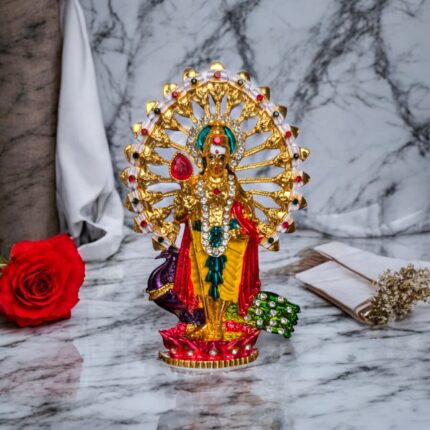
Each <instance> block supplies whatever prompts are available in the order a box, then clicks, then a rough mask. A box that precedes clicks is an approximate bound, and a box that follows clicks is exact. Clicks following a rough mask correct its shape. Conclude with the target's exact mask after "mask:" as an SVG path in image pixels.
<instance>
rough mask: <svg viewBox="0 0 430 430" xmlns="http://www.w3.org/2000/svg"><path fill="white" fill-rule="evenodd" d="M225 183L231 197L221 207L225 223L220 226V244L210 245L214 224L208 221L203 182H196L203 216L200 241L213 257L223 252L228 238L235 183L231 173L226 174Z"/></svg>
mask: <svg viewBox="0 0 430 430" xmlns="http://www.w3.org/2000/svg"><path fill="white" fill-rule="evenodd" d="M227 185H228V195H229V196H231V197H229V198H228V199H227V202H226V205H225V206H224V209H223V219H224V221H225V223H223V228H222V238H221V244H220V245H218V246H211V241H210V231H211V230H212V228H213V227H214V226H213V225H210V221H209V220H210V214H209V206H208V198H207V196H206V194H205V190H204V187H203V182H202V181H199V182H198V183H197V196H198V198H199V201H200V202H201V205H202V217H203V222H202V234H201V243H202V246H203V249H204V251H205V252H206V254H208V255H212V256H214V257H219V256H220V255H222V254H224V252H225V250H226V248H227V245H228V242H229V240H230V231H229V220H230V212H231V207H232V205H233V198H232V197H233V196H235V195H236V184H235V180H234V176H233V175H229V176H228V181H227Z"/></svg>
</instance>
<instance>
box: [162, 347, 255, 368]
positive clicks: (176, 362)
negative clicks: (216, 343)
mask: <svg viewBox="0 0 430 430" xmlns="http://www.w3.org/2000/svg"><path fill="white" fill-rule="evenodd" d="M159 357H160V359H161V360H162V361H164V362H165V363H167V364H170V365H171V366H177V367H186V368H189V369H224V368H226V367H236V366H243V365H245V364H249V363H252V362H253V361H255V360H256V359H257V357H258V350H255V351H253V352H251V353H250V354H249V355H248V356H247V357H241V358H233V359H231V360H211V361H197V360H181V359H178V358H173V357H170V355H169V353H168V352H164V351H163V352H161V351H160V354H159Z"/></svg>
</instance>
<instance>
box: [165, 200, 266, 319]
mask: <svg viewBox="0 0 430 430" xmlns="http://www.w3.org/2000/svg"><path fill="white" fill-rule="evenodd" d="M246 211H247V209H246V208H245V207H244V206H243V205H242V204H241V203H240V202H235V203H234V204H233V207H232V214H233V216H234V217H235V218H236V219H237V221H238V223H239V225H240V227H241V229H242V232H243V233H244V234H245V235H247V236H248V244H247V246H246V250H245V255H244V261H243V268H242V278H241V281H240V285H239V299H238V307H239V313H240V315H245V314H246V310H247V309H248V307H249V306H250V304H251V302H252V300H253V299H254V297H255V295H256V294H257V293H258V291H259V290H260V285H261V282H260V277H259V268H258V244H259V242H260V236H259V233H258V230H257V227H256V225H255V223H254V222H253V221H252V220H250V219H248V218H246V216H245V212H246ZM191 240H192V238H191V232H190V228H189V226H188V223H186V225H185V231H184V235H183V237H182V243H181V248H180V250H179V256H178V262H177V265H176V274H175V284H174V286H173V291H175V293H176V294H177V295H178V297H179V299H180V300H181V301H182V302H183V303H184V304H185V305H186V306H187V308H188V309H190V310H191V309H194V308H195V307H197V306H198V302H199V301H198V298H197V296H196V295H195V293H194V285H193V283H192V281H191V259H190V246H191ZM227 264H228V262H227Z"/></svg>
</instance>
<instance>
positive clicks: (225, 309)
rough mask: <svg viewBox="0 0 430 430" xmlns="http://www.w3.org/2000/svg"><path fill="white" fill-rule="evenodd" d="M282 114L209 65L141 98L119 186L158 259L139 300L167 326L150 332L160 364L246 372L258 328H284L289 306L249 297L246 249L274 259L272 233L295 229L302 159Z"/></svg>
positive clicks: (250, 255) (242, 79) (252, 269)
mask: <svg viewBox="0 0 430 430" xmlns="http://www.w3.org/2000/svg"><path fill="white" fill-rule="evenodd" d="M286 114H287V108H286V107H284V106H277V105H274V104H272V103H271V102H270V90H269V88H267V87H255V86H254V85H253V84H252V82H251V80H250V77H249V75H248V73H246V72H240V73H237V74H233V73H230V72H228V71H226V70H225V69H224V67H223V65H222V64H221V63H219V62H215V63H213V64H212V65H211V67H210V69H209V70H208V71H205V72H203V73H199V72H197V71H196V70H194V69H191V68H188V69H186V70H185V71H184V74H183V84H182V86H178V85H176V84H166V85H165V86H164V101H163V102H161V103H160V102H148V104H147V119H146V120H145V121H143V122H139V123H136V124H135V125H134V126H133V133H134V138H135V142H134V143H132V144H130V145H128V146H127V147H126V148H125V154H126V157H127V159H128V161H129V162H130V164H131V166H130V167H127V168H126V169H124V170H123V172H122V173H121V180H122V181H123V183H124V184H125V185H126V186H127V187H128V188H130V189H131V190H132V192H131V193H129V195H128V196H127V199H126V202H125V205H126V207H127V208H128V209H129V210H131V211H133V212H135V213H137V216H136V217H135V219H134V229H135V230H136V231H137V232H141V233H152V241H153V246H154V248H155V249H157V250H160V251H161V254H160V256H159V257H158V258H164V259H165V261H164V262H163V264H162V265H161V266H159V267H157V268H156V269H155V270H154V271H153V272H152V273H151V275H150V277H149V280H148V288H147V292H148V293H149V298H150V299H151V300H153V301H155V302H156V303H157V304H158V305H159V306H160V307H162V308H164V309H166V310H168V311H169V312H172V313H173V314H175V315H176V316H177V317H178V319H179V323H178V324H177V325H176V326H174V327H172V328H170V329H167V330H162V331H161V332H160V333H161V335H162V337H163V342H164V345H165V347H166V348H167V350H166V351H163V352H160V358H161V359H162V360H163V361H165V362H167V363H169V364H172V365H176V366H182V367H192V368H220V367H229V366H236V365H240V364H247V363H250V362H251V361H253V360H255V359H256V358H257V355H258V350H257V349H256V348H255V343H256V341H257V338H258V335H259V333H260V331H261V330H264V331H268V332H271V333H275V334H280V335H282V336H283V337H289V336H290V334H291V332H292V331H293V330H294V325H295V324H296V323H297V314H298V312H300V308H299V306H297V305H295V304H293V303H291V302H289V301H288V300H287V299H286V298H285V297H283V296H281V295H278V294H276V293H273V292H269V291H261V289H260V286H261V282H260V278H259V267H258V246H259V245H260V246H262V247H264V248H266V249H267V250H269V251H277V250H278V249H279V236H280V234H282V233H292V232H293V231H294V230H295V226H294V221H293V218H292V217H291V214H290V213H291V212H292V211H294V210H298V209H302V208H304V207H306V201H305V199H304V198H303V197H302V196H301V194H299V192H298V188H299V187H300V186H302V185H304V184H306V183H307V182H308V180H309V176H308V175H307V174H306V173H304V172H303V171H301V170H300V164H301V162H302V161H304V160H305V159H306V158H307V157H308V155H309V151H308V150H307V149H305V148H300V147H298V146H297V145H296V144H295V140H296V138H297V136H298V132H299V130H298V129H297V128H296V127H293V126H290V125H289V124H287V123H286V121H285V117H286ZM265 152H266V153H267V154H268V155H266V156H265ZM268 157H270V159H268ZM245 160H247V162H245ZM181 225H184V228H183V234H182V240H181V245H180V247H179V248H177V247H176V238H177V236H178V234H179V232H180V227H181Z"/></svg>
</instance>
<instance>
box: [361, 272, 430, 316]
mask: <svg viewBox="0 0 430 430" xmlns="http://www.w3.org/2000/svg"><path fill="white" fill-rule="evenodd" d="M374 286H375V287H376V289H377V291H376V294H375V295H374V296H373V297H372V298H371V307H370V309H369V311H368V312H367V314H366V318H367V320H368V321H369V322H371V323H372V324H387V322H388V321H390V320H396V319H402V318H404V317H405V316H406V315H407V314H408V313H409V312H410V311H411V310H412V307H413V305H414V304H415V303H416V302H419V301H424V302H425V301H427V299H428V298H429V297H430V270H429V269H427V268H425V269H415V267H414V266H413V264H410V265H408V266H406V267H402V268H401V269H400V270H399V271H398V272H392V271H391V270H386V271H385V272H383V273H382V274H381V275H380V276H379V277H378V279H377V280H376V281H375V282H374Z"/></svg>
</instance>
